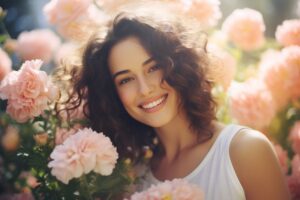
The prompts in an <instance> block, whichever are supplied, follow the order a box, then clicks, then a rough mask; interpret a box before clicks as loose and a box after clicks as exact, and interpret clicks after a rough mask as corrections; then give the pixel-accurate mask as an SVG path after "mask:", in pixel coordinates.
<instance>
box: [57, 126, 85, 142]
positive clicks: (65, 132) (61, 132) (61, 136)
mask: <svg viewBox="0 0 300 200" xmlns="http://www.w3.org/2000/svg"><path fill="white" fill-rule="evenodd" d="M80 128H81V126H80V125H78V126H75V127H73V128H71V129H67V128H57V129H56V133H55V144H56V145H59V144H62V143H63V142H64V141H65V140H66V139H67V138H68V137H70V136H71V135H74V134H75V133H76V132H77V131H78V130H79V129H80Z"/></svg>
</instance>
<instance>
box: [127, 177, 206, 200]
mask: <svg viewBox="0 0 300 200" xmlns="http://www.w3.org/2000/svg"><path fill="white" fill-rule="evenodd" d="M163 199H180V200H201V199H204V194H203V192H202V190H201V189H200V188H199V187H198V186H196V185H194V184H190V183H188V182H187V181H185V180H183V179H174V180H172V181H165V182H162V183H160V184H158V185H152V186H151V187H150V188H149V189H147V190H146V191H143V192H140V193H134V194H133V195H132V196H131V197H130V200H163Z"/></svg>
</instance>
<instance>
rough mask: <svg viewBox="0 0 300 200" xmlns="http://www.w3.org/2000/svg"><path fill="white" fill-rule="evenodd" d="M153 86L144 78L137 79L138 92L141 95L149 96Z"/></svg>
mask: <svg viewBox="0 0 300 200" xmlns="http://www.w3.org/2000/svg"><path fill="white" fill-rule="evenodd" d="M153 89H154V85H153V83H151V81H149V80H147V79H146V78H140V79H139V90H140V93H141V94H142V95H149V94H151V93H152V92H153Z"/></svg>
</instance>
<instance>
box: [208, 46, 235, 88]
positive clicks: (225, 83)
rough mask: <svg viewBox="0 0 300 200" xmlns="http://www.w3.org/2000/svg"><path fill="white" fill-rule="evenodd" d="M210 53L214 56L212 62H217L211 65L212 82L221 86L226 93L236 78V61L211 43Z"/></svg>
mask: <svg viewBox="0 0 300 200" xmlns="http://www.w3.org/2000/svg"><path fill="white" fill-rule="evenodd" d="M207 49H208V52H209V53H211V54H212V58H213V59H211V60H213V61H215V62H213V63H212V64H211V68H210V69H211V75H210V76H212V77H211V78H212V80H213V81H215V82H216V83H218V84H220V85H221V86H222V87H223V89H224V90H225V91H226V90H227V88H228V87H229V85H230V83H231V81H232V80H233V78H234V75H235V72H236V61H235V59H234V57H233V56H231V55H230V54H229V53H227V52H226V51H224V50H222V49H221V48H220V47H218V46H216V45H214V44H211V43H209V44H208V48H207Z"/></svg>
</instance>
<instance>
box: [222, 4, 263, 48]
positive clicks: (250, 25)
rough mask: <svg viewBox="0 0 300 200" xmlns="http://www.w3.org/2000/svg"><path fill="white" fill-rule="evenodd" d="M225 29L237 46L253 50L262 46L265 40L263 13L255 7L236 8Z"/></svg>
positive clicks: (228, 18) (227, 20) (226, 22)
mask: <svg viewBox="0 0 300 200" xmlns="http://www.w3.org/2000/svg"><path fill="white" fill-rule="evenodd" d="M222 31H224V32H225V33H226V35H227V37H228V38H229V40H231V41H232V42H233V43H234V44H235V45H236V46H237V47H239V48H241V49H243V50H245V51H251V50H255V49H257V48H259V47H261V46H262V45H263V43H264V41H265V38H264V31H265V24H264V20H263V17H262V15H261V14H260V13H259V12H258V11H256V10H253V9H250V8H244V9H236V10H234V11H233V13H232V14H231V15H229V16H228V17H227V18H226V19H225V21H224V23H223V25H222Z"/></svg>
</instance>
